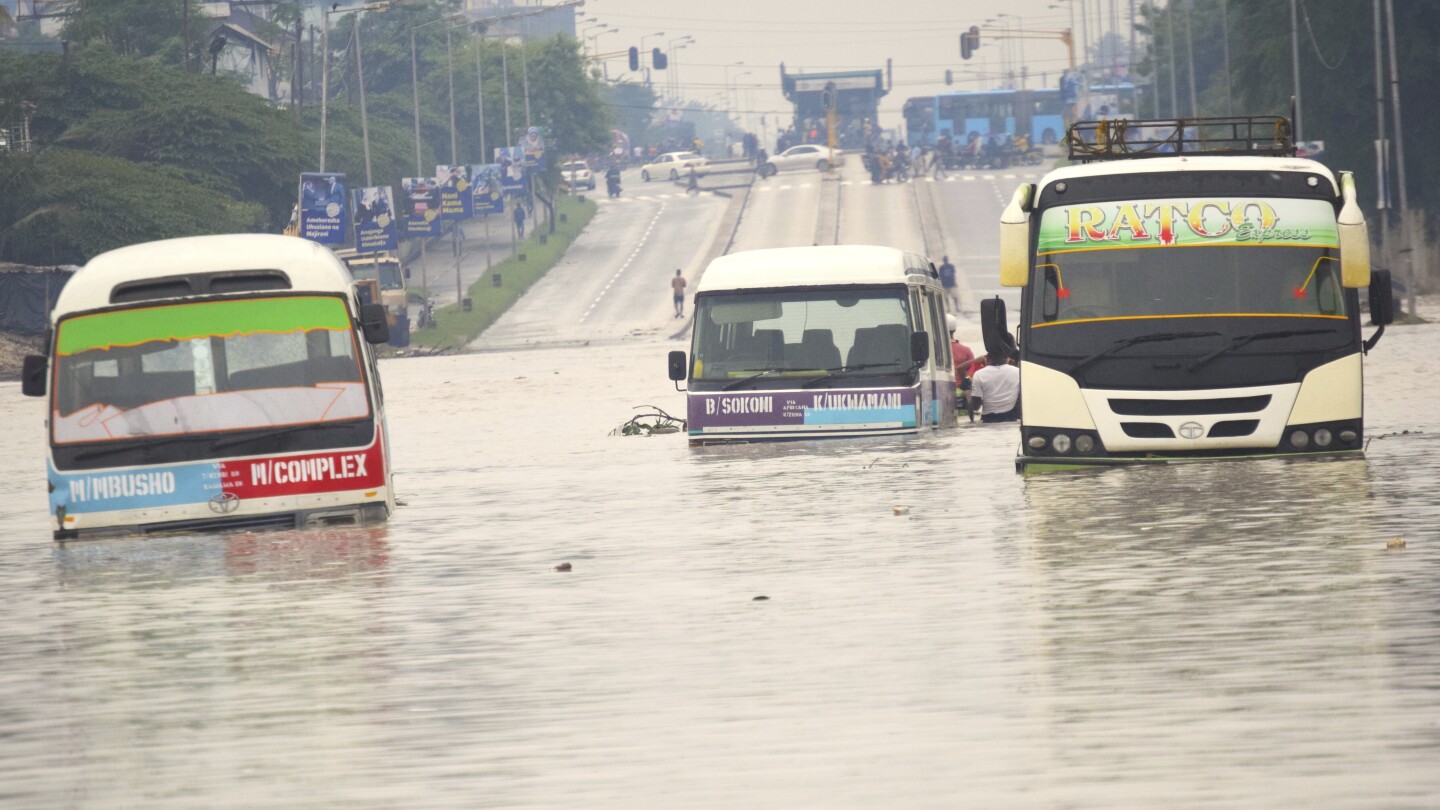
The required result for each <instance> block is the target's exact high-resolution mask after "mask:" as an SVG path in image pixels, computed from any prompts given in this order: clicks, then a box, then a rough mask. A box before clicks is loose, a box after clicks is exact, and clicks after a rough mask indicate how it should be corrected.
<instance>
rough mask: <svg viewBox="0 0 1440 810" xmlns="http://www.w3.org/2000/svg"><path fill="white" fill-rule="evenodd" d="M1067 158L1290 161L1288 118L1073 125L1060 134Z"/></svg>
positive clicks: (1116, 121)
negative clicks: (1223, 157) (1237, 157)
mask: <svg viewBox="0 0 1440 810" xmlns="http://www.w3.org/2000/svg"><path fill="white" fill-rule="evenodd" d="M1065 143H1066V146H1067V147H1068V149H1069V157H1070V159H1071V160H1076V161H1080V162H1082V163H1090V162H1092V161H1096V160H1133V159H1135V158H1150V157H1173V156H1175V155H1269V156H1272V157H1294V156H1295V136H1294V132H1293V130H1292V129H1291V128H1290V119H1288V118H1284V117H1282V116H1278V115H1243V116H1225V117H1217V118H1157V119H1149V120H1141V121H1135V120H1129V119H1123V118H1114V119H1102V120H1099V121H1076V122H1075V123H1073V124H1071V125H1070V128H1069V130H1067V131H1066V133H1065Z"/></svg>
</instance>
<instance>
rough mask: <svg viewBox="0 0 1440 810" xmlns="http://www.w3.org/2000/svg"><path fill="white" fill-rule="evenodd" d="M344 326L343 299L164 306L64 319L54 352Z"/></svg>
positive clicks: (347, 325)
mask: <svg viewBox="0 0 1440 810" xmlns="http://www.w3.org/2000/svg"><path fill="white" fill-rule="evenodd" d="M349 328H350V317H349V313H348V312H347V311H346V309H345V304H344V302H342V301H341V300H340V299H338V298H332V297H329V296H304V297H295V298H251V299H247V300H243V301H207V302H201V303H193V304H169V305H166V306H159V307H145V308H143V309H126V310H120V311H117V312H101V313H97V314H95V315H82V316H80V317H77V318H70V319H68V320H65V321H63V322H61V324H60V334H59V336H58V337H57V338H56V344H55V353H56V354H57V355H61V356H63V355H69V354H78V353H79V352H85V351H91V350H93V349H108V348H112V347H116V346H138V345H140V344H142V343H149V342H151V341H157V340H176V341H179V340H190V339H193V338H199V337H210V336H212V335H218V336H225V335H235V334H248V333H254V332H270V333H274V334H287V333H289V332H294V331H296V330H305V331H308V330H311V329H335V330H348V329H349Z"/></svg>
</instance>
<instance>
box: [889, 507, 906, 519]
mask: <svg viewBox="0 0 1440 810" xmlns="http://www.w3.org/2000/svg"><path fill="white" fill-rule="evenodd" d="M890 509H891V511H893V512H894V513H895V516H896V517H899V516H901V515H908V514H910V507H908V506H892V507H890Z"/></svg>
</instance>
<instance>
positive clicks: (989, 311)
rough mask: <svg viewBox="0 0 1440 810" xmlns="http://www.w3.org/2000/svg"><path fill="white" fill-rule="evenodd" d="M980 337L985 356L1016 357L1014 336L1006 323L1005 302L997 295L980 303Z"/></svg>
mask: <svg viewBox="0 0 1440 810" xmlns="http://www.w3.org/2000/svg"><path fill="white" fill-rule="evenodd" d="M980 335H981V337H982V338H983V339H984V341H985V353H986V354H999V355H1004V356H1005V357H1014V356H1016V354H1017V353H1016V351H1015V336H1014V335H1011V334H1010V328H1009V325H1008V324H1007V323H1006V317H1005V301H1004V300H1002V299H1001V298H1000V296H998V295H997V296H995V297H994V298H987V299H985V300H983V301H981V302H980Z"/></svg>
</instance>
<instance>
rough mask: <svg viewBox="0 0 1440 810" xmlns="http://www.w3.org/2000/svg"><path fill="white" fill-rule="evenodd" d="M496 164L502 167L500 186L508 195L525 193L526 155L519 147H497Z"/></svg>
mask: <svg viewBox="0 0 1440 810" xmlns="http://www.w3.org/2000/svg"><path fill="white" fill-rule="evenodd" d="M495 163H496V165H498V166H499V167H500V185H501V188H503V189H504V191H505V193H506V194H524V193H525V153H524V152H522V151H520V147H518V146H497V147H495Z"/></svg>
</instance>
